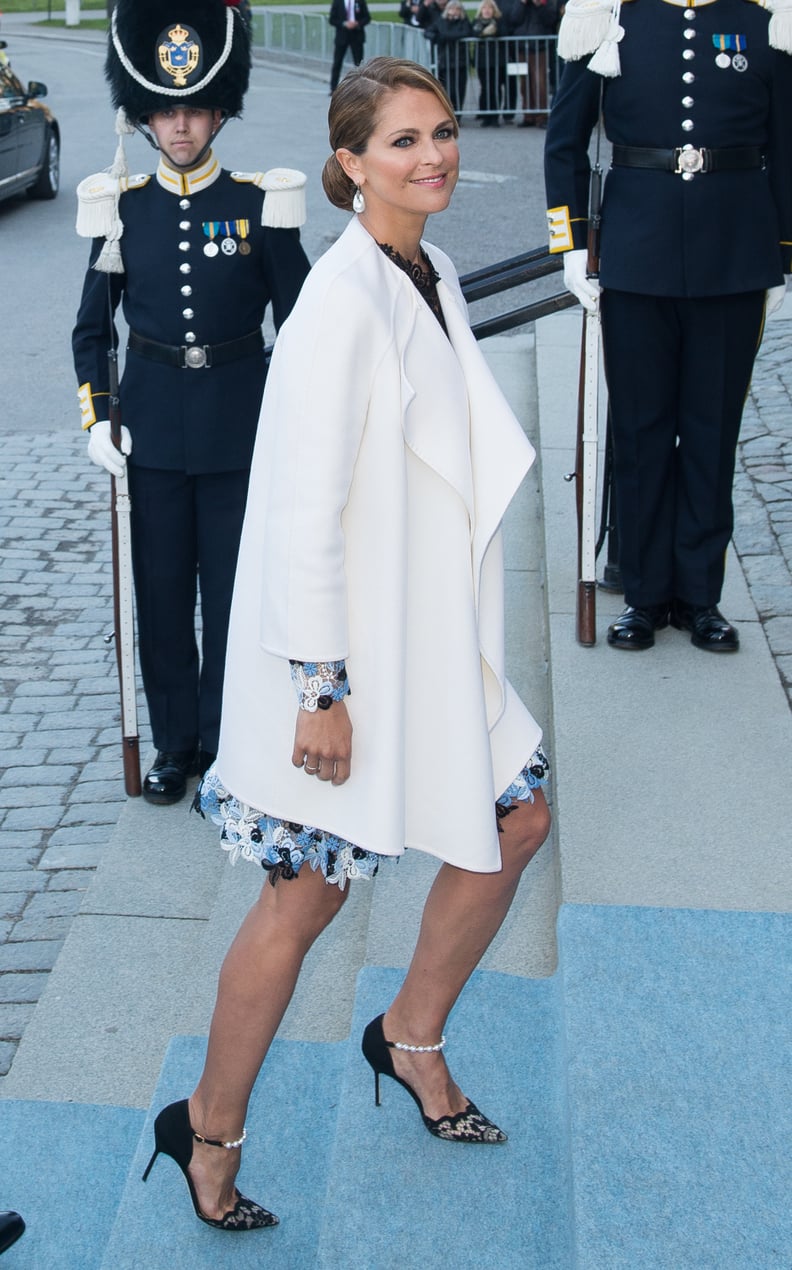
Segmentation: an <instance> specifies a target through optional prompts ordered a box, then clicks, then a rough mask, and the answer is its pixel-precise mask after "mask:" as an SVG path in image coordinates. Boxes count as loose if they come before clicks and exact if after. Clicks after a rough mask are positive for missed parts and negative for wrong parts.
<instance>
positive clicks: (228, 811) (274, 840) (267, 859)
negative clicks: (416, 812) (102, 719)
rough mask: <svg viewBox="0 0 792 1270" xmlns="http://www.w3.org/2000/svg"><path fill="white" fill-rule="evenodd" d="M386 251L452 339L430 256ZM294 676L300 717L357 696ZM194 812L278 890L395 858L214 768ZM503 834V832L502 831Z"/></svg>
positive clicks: (540, 777)
mask: <svg viewBox="0 0 792 1270" xmlns="http://www.w3.org/2000/svg"><path fill="white" fill-rule="evenodd" d="M379 245H380V247H381V249H382V251H383V252H384V253H385V254H386V255H387V256H388V258H389V259H390V260H392V261H393V263H394V264H395V265H397V266H398V267H399V268H400V269H403V270H404V271H405V273H407V274H408V276H409V277H410V278H411V279H412V281H413V283H414V284H415V286H416V287H417V289H418V291H419V292H420V294H421V295H422V296H423V298H424V299H425V300H426V302H427V304H428V305H429V308H430V309H431V310H432V312H433V313H434V315H435V317H436V318H437V320H438V321H439V323H440V325H441V326H442V327H443V330H444V331H445V330H446V327H445V321H444V318H443V310H442V307H441V305H440V299H439V297H438V294H437V283H438V280H439V275H438V274H437V272H436V271H435V269H434V268H433V266H432V263H431V261H430V260H429V257H428V256H427V254H426V252H425V251H423V248H422V249H421V254H422V257H423V267H422V266H421V265H416V264H411V263H410V262H409V261H407V260H405V259H404V258H403V257H402V256H400V255H399V253H398V252H396V251H394V249H393V248H392V247H389V246H387V245H385V244H382V243H380V244H379ZM446 334H448V332H447V331H446ZM290 668H291V676H292V682H293V683H294V686H295V689H296V693H297V700H298V705H299V708H300V709H301V710H307V711H309V712H313V711H314V710H327V709H329V707H330V706H331V705H332V703H333V702H334V701H342V700H343V699H344V697H346V696H347V695H348V693H349V692H350V686H349V681H348V679H347V673H346V666H345V664H344V662H342V661H338V662H295V661H293V662H291V663H290ZM549 771H550V769H549V764H548V761H547V758H546V757H545V754H544V752H543V751H542V749H541V747H539V748H537V749H536V750H535V751H534V753H533V754H532V756H531V758H530V759H529V760H528V762H527V763H526V765H525V767H523V768H522V770H521V771H520V772H518V773H517V775H516V776H515V778H514V780H513V781H512V782H511V784H510V785H509V787H508V788H507V789H505V790H504V791H503V793H502V794H501V796H500V798H498V799H497V801H496V803H495V814H496V816H497V818H498V820H499V821H500V820H501V819H503V817H505V816H507V815H508V814H509V812H510V811H513V810H514V805H515V803H518V802H533V801H534V793H533V791H534V790H535V789H539V788H540V787H541V786H543V785H545V784H546V783H547V780H548V777H549ZM194 806H195V808H196V810H198V811H200V813H201V815H203V816H208V817H209V818H210V819H211V820H212V821H214V823H215V824H217V825H219V826H220V827H221V834H220V842H221V845H222V847H223V849H224V850H225V851H227V852H228V854H229V856H230V858H231V862H232V864H235V863H236V861H237V860H238V859H239V858H240V856H241V857H242V859H243V860H253V861H258V863H259V864H260V865H261V866H262V868H264V869H265V870H266V871H267V873H268V875H269V880H270V882H271V883H272V884H273V885H274V884H275V882H276V881H277V880H278V879H279V878H283V879H284V880H286V879H289V878H294V877H296V876H297V874H298V873H299V871H300V869H301V868H302V866H303V865H304V864H306V863H307V864H308V865H309V866H310V868H312V869H314V870H316V869H321V871H322V873H323V874H324V877H325V879H326V881H328V882H330V883H333V884H334V885H336V886H338V887H339V888H340V889H341V890H343V889H344V888H345V886H346V883H347V879H349V878H373V877H374V876H375V875H376V873H377V870H378V868H379V865H380V861H381V860H383V859H389V858H390V857H388V856H381V855H378V854H377V853H376V852H374V851H366V850H364V848H363V847H358V846H356V845H355V843H353V842H347V841H346V839H344V838H339V837H338V836H337V835H335V834H332V833H327V832H325V830H323V829H320V828H318V827H317V826H314V825H301V824H296V823H294V822H292V821H287V820H280V819H278V818H277V817H275V816H270V815H268V814H267V813H266V812H265V811H260V810H258V809H257V808H255V807H250V806H249V805H248V804H247V803H244V802H241V801H240V800H239V799H238V798H235V797H234V795H233V794H231V793H229V791H228V790H227V789H226V788H225V786H224V785H223V782H222V781H221V780H220V777H219V775H218V773H217V771H216V769H215V767H214V766H213V767H210V768H209V771H208V772H207V773H206V775H205V776H204V778H203V780H202V782H201V784H200V786H199V789H198V793H197V794H196V798H195V804H194ZM498 828H499V830H500V825H499V826H498Z"/></svg>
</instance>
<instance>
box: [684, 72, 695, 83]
mask: <svg viewBox="0 0 792 1270" xmlns="http://www.w3.org/2000/svg"><path fill="white" fill-rule="evenodd" d="M695 78H696V76H695V75H694V74H693V72H692V71H685V73H684V75H683V76H682V79H683V82H684V83H686V84H692V83H693V82H694V81H695Z"/></svg>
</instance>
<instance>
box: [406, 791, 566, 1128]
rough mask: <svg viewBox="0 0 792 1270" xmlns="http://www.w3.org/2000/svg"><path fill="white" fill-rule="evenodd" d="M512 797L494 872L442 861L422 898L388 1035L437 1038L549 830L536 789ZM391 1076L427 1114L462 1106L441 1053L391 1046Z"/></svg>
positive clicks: (420, 1041) (425, 1041)
mask: <svg viewBox="0 0 792 1270" xmlns="http://www.w3.org/2000/svg"><path fill="white" fill-rule="evenodd" d="M535 800H536V801H535V802H533V803H527V802H525V803H522V802H521V803H518V804H516V805H515V808H514V810H513V811H512V812H510V813H509V815H508V816H506V817H505V819H503V820H502V821H501V822H500V824H501V825H502V826H503V833H502V834H501V835H500V847H501V856H502V859H503V867H502V869H501V871H500V873H469V872H467V871H466V870H464V869H457V868H454V867H453V865H450V864H444V865H443V866H442V868H441V869H440V871H439V872H438V874H437V877H436V878H435V881H434V884H433V886H432V889H431V891H430V892H429V896H428V899H427V901H426V904H425V906H424V911H423V918H422V921H421V931H420V934H419V936H418V943H417V944H416V947H415V952H414V953H413V957H412V961H411V962H410V967H409V970H408V971H407V976H406V978H405V980H404V983H403V984H402V986H401V988H400V989H399V992H398V994H397V996H396V998H395V999H394V1001H393V1004H392V1005H391V1007H390V1009H389V1010H388V1011H387V1013H386V1015H385V1019H384V1032H385V1036H386V1037H387V1039H388V1040H389V1041H405V1042H406V1043H407V1044H409V1045H429V1044H434V1043H436V1042H437V1041H439V1040H440V1036H441V1034H442V1032H443V1029H444V1027H445V1023H446V1019H447V1018H448V1015H449V1013H450V1011H451V1007H452V1006H453V1004H454V1002H455V1001H456V999H457V997H458V996H459V994H460V992H461V991H462V989H463V987H464V986H465V984H466V983H467V981H468V979H469V978H470V976H471V974H472V973H473V971H474V970H475V968H476V966H477V965H478V963H479V962H480V960H481V958H482V957H483V955H484V953H485V952H486V950H487V948H488V947H489V945H490V943H491V942H492V940H493V939H494V937H495V935H496V934H497V933H498V931H499V929H500V927H501V925H502V923H503V919H504V918H505V916H506V914H507V913H508V911H509V907H510V905H511V902H512V900H513V898H514V894H515V891H516V890H517V886H518V883H519V881H520V876H521V874H522V871H523V869H524V868H525V866H526V865H527V864H528V862H529V861H530V860H531V859H533V857H534V856H535V855H536V852H537V851H538V850H539V848H540V847H541V845H542V843H543V842H544V840H545V838H546V837H547V834H548V832H549V830H550V813H549V811H548V809H547V804H546V802H545V799H544V795H543V794H542V792H541V790H537V791H536V793H535ZM391 1056H392V1058H393V1063H394V1067H395V1069H396V1071H397V1073H398V1075H399V1076H401V1077H402V1079H403V1080H406V1081H407V1082H408V1083H409V1084H410V1085H412V1086H413V1088H414V1089H415V1091H416V1093H417V1094H418V1096H419V1098H420V1099H421V1101H422V1103H423V1107H424V1111H425V1113H426V1115H427V1116H430V1117H431V1118H432V1119H433V1120H436V1119H439V1117H441V1116H447V1115H455V1114H456V1113H457V1112H460V1111H463V1110H464V1108H465V1107H466V1105H467V1102H468V1099H467V1098H465V1096H464V1094H463V1093H462V1092H461V1091H460V1090H459V1088H458V1087H457V1085H456V1084H455V1083H454V1081H453V1080H452V1078H451V1076H450V1074H449V1071H448V1068H447V1067H446V1064H445V1060H444V1058H443V1056H442V1054H441V1053H436V1054H410V1053H406V1052H404V1051H402V1050H398V1051H397V1050H392V1051H391Z"/></svg>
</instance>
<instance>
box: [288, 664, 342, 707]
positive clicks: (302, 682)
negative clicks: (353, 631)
mask: <svg viewBox="0 0 792 1270" xmlns="http://www.w3.org/2000/svg"><path fill="white" fill-rule="evenodd" d="M289 667H290V669H291V677H292V683H293V684H294V686H295V688H296V689H297V697H298V700H299V703H300V709H301V710H307V711H308V712H309V714H313V712H314V711H315V710H328V709H329V708H330V706H331V705H332V704H333V702H334V701H343V700H344V697H346V696H348V694H349V683H348V681H347V672H346V664H345V663H344V662H343V661H290V662H289Z"/></svg>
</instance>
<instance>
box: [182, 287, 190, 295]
mask: <svg viewBox="0 0 792 1270" xmlns="http://www.w3.org/2000/svg"><path fill="white" fill-rule="evenodd" d="M181 293H182V295H192V287H182V289H181Z"/></svg>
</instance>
